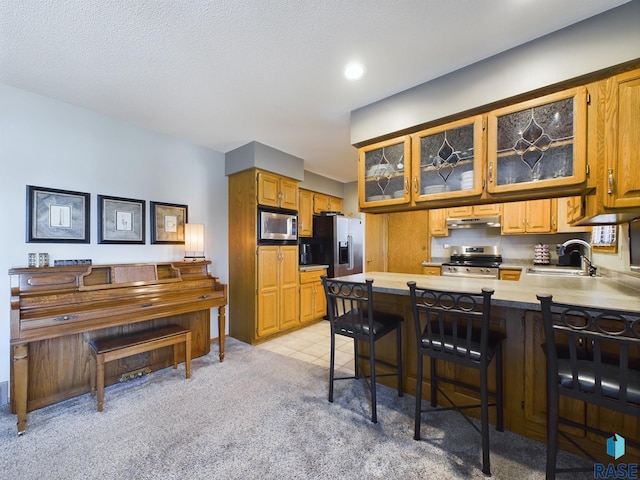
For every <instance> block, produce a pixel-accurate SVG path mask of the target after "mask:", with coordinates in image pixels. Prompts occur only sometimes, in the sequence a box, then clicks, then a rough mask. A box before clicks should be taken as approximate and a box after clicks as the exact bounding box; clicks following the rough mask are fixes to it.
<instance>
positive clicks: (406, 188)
mask: <svg viewBox="0 0 640 480" xmlns="http://www.w3.org/2000/svg"><path fill="white" fill-rule="evenodd" d="M404 193H409V177H407V176H405V177H404Z"/></svg>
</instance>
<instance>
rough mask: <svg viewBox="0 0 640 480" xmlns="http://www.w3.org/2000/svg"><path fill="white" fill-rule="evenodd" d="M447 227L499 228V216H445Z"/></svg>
mask: <svg viewBox="0 0 640 480" xmlns="http://www.w3.org/2000/svg"><path fill="white" fill-rule="evenodd" d="M447 227H448V228H450V229H452V228H453V229H455V228H500V216H499V215H494V216H491V217H465V218H447Z"/></svg>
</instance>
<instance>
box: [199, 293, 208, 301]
mask: <svg viewBox="0 0 640 480" xmlns="http://www.w3.org/2000/svg"><path fill="white" fill-rule="evenodd" d="M199 298H200V299H202V300H204V299H205V298H209V295H207V294H206V293H204V294H202V295H200V297H199Z"/></svg>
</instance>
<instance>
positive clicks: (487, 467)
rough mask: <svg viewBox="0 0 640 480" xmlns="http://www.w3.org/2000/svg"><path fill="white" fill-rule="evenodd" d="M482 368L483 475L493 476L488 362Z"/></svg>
mask: <svg viewBox="0 0 640 480" xmlns="http://www.w3.org/2000/svg"><path fill="white" fill-rule="evenodd" d="M483 363H484V364H483V366H482V368H480V410H481V414H480V416H481V422H482V426H481V435H482V473H484V474H485V475H489V476H491V464H490V460H489V406H488V405H489V389H488V386H487V377H488V375H487V368H488V366H487V364H486V360H485V361H484V362H483Z"/></svg>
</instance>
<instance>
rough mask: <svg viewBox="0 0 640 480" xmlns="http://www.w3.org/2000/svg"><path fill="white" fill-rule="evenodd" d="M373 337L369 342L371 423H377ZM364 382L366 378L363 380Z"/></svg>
mask: <svg viewBox="0 0 640 480" xmlns="http://www.w3.org/2000/svg"><path fill="white" fill-rule="evenodd" d="M374 345H375V342H374V340H373V337H370V340H369V369H370V370H371V421H372V422H373V423H378V405H377V399H376V351H375V347H374ZM365 381H366V378H365Z"/></svg>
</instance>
